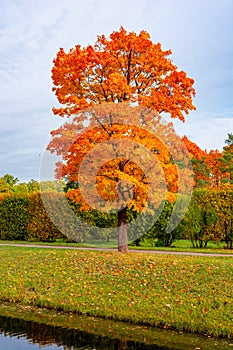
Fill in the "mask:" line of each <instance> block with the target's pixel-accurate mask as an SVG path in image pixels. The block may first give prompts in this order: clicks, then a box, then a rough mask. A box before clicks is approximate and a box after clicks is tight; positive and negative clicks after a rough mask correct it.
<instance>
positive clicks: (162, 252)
mask: <svg viewBox="0 0 233 350" xmlns="http://www.w3.org/2000/svg"><path fill="white" fill-rule="evenodd" d="M0 246H13V247H27V248H30V247H31V248H45V249H48V248H49V249H51V248H52V249H76V250H92V251H93V250H94V251H98V250H100V251H115V252H116V251H117V249H114V248H93V247H90V248H85V247H67V246H58V245H57V246H55V245H54V246H50V245H39V244H20V243H17V244H16V243H12V244H11V243H0ZM130 252H133V253H150V254H172V255H193V256H221V257H229V258H233V253H232V254H224V253H223V254H220V253H219V254H218V253H199V252H178V251H173V252H172V251H165V250H146V249H143V250H142V249H140V250H138V249H130Z"/></svg>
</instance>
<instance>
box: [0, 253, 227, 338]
mask: <svg viewBox="0 0 233 350" xmlns="http://www.w3.org/2000/svg"><path fill="white" fill-rule="evenodd" d="M0 256H1V265H0V299H1V300H2V301H9V302H14V303H21V304H24V305H36V306H40V307H48V308H52V309H56V310H64V311H71V312H74V313H81V314H87V315H92V316H97V317H104V318H111V319H116V320H123V321H129V322H132V323H136V324H146V325H150V326H158V327H163V328H172V329H176V330H185V331H189V332H197V333H202V334H208V335H214V336H222V337H228V338H232V337H233V329H232V324H233V314H232V309H233V295H232V285H233V284H232V282H233V263H232V259H231V258H227V257H226V258H224V257H194V256H171V255H152V254H143V253H141V254H135V253H130V254H118V253H113V252H90V251H73V250H52V249H46V250H44V249H39V248H34V249H33V248H22V247H20V248H19V247H17V248H16V247H0Z"/></svg>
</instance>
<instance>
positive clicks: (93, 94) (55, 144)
mask: <svg viewBox="0 0 233 350" xmlns="http://www.w3.org/2000/svg"><path fill="white" fill-rule="evenodd" d="M170 54H171V51H170V50H168V51H163V50H162V48H161V44H160V43H157V44H154V43H153V42H152V41H151V40H150V36H149V34H148V33H147V32H146V31H141V32H140V33H139V34H138V35H137V34H136V33H134V32H130V33H127V32H126V30H125V29H124V28H123V27H121V28H120V29H119V31H116V32H113V33H112V34H110V36H109V38H106V37H105V36H104V35H102V36H98V38H97V41H96V43H95V44H94V46H91V45H88V46H87V47H84V48H81V46H80V45H77V46H75V48H73V49H71V50H70V51H69V52H68V53H66V52H65V51H64V49H62V48H61V49H60V50H59V52H58V53H57V57H56V58H55V59H54V66H53V68H52V79H53V84H54V87H53V91H54V92H55V94H56V96H57V99H58V101H59V103H60V104H62V105H63V106H62V107H59V108H54V109H53V112H54V114H55V115H60V116H62V117H63V116H66V117H71V116H77V117H74V118H73V120H72V123H70V124H69V123H67V124H65V125H64V126H63V127H60V128H59V129H57V130H54V131H52V132H51V134H52V141H51V142H50V144H49V146H48V149H49V150H50V151H51V152H55V153H57V154H58V155H62V156H63V162H62V163H58V164H57V171H56V174H57V177H59V178H64V177H66V178H67V180H68V182H69V183H73V184H75V183H76V184H78V185H77V186H75V187H76V188H73V189H70V190H69V191H68V193H67V196H68V197H69V198H71V199H72V200H74V201H76V202H80V203H81V204H82V209H83V210H88V209H89V208H90V207H91V206H93V205H97V201H100V203H102V202H101V200H100V199H99V197H101V198H102V199H103V200H104V201H105V202H107V203H109V205H110V207H111V208H113V206H114V205H115V204H114V203H115V202H116V204H117V206H118V208H120V210H119V211H118V226H119V229H118V231H119V235H118V245H119V250H120V251H127V240H126V235H127V228H126V221H127V218H126V206H125V204H126V203H128V204H127V206H128V207H129V208H132V209H133V210H135V211H136V212H142V211H143V210H144V208H145V206H146V203H147V201H148V198H149V200H150V202H151V203H152V204H153V206H154V207H158V206H159V204H160V200H159V199H161V196H162V194H164V192H166V198H167V199H168V200H169V201H174V200H175V197H174V193H176V192H177V188H178V182H179V181H182V180H180V179H178V171H177V164H174V161H173V160H172V157H171V154H172V155H173V156H175V157H176V158H177V159H179V160H181V161H183V162H185V161H186V160H184V159H185V156H184V154H183V152H182V147H181V146H180V145H179V141H177V139H175V140H174V139H173V137H174V130H173V128H172V124H171V123H170V124H169V125H167V126H166V127H164V126H163V124H162V123H160V121H161V118H160V117H159V113H166V114H168V115H169V116H170V117H171V118H179V119H180V120H182V121H184V120H185V117H184V113H185V114H188V113H189V111H190V110H194V109H195V107H194V105H193V103H192V98H193V96H194V95H195V90H194V87H193V84H194V81H193V79H191V78H189V77H187V75H186V73H185V72H184V71H178V69H177V67H176V66H175V65H174V64H173V63H172V61H171V59H170V58H169V55H170ZM112 104H115V107H114V108H113V107H112ZM99 105H101V106H103V107H101V108H97V109H96V108H94V106H99ZM108 105H111V107H110V109H108V107H107V106H108ZM120 106H123V107H120ZM132 106H142V108H143V109H142V110H140V109H139V110H138V111H137V112H135V108H136V107H134V108H133V107H132ZM87 108H92V109H87ZM93 108H94V109H93ZM116 109H117V111H116ZM148 109H150V110H151V111H149V112H148ZM86 111H87V112H86ZM87 120H88V123H89V124H88V127H87V125H86V124H85V123H86V122H87ZM145 126H146V128H145ZM150 128H151V130H152V132H151V133H150V131H149V129H150ZM153 131H156V133H155V132H153ZM160 133H161V135H163V140H162V141H161V139H160V138H159V137H156V136H155V134H156V135H160ZM117 139H120V140H121V143H118V144H117V147H118V148H117V150H116V149H115V147H116V145H115V141H116V140H117ZM164 140H166V141H165V144H164ZM109 141H110V143H108V142H109ZM132 141H133V143H132ZM130 142H131V143H132V144H133V147H131V148H130V147H129V145H130ZM104 143H105V144H108V146H106V147H107V148H106V150H105V152H106V154H107V156H106V157H104V153H103V152H100V151H99V153H98V152H97V153H95V155H96V156H100V157H101V158H102V165H101V167H100V168H99V170H98V171H96V164H94V163H93V157H92V159H91V158H90V159H89V160H88V161H87V157H88V155H89V154H93V153H92V151H93V150H94V149H95V148H96V145H98V144H104ZM136 143H138V145H139V144H140V145H142V147H139V146H137V145H136ZM175 144H177V149H176V147H175ZM169 145H170V150H169ZM127 148H129V149H128V153H127V152H126V149H127ZM137 148H138V150H137ZM143 150H144V151H143ZM146 150H148V151H150V155H149V154H148V153H147V151H146ZM93 152H94V151H93ZM114 152H115V158H114V157H112V158H109V154H111V155H112V156H113V153H114ZM142 152H144V153H143V157H142ZM174 153H175V155H174ZM132 154H134V156H133V157H132ZM151 154H153V157H151ZM127 157H128V158H127ZM142 158H144V161H142ZM151 158H154V163H153V161H151ZM83 162H84V163H85V162H86V163H85V164H86V165H85V171H86V172H84V173H85V175H87V172H88V174H92V173H93V174H95V176H96V178H95V179H93V181H94V184H93V185H94V187H95V188H94V190H93V191H96V192H95V193H98V195H99V196H98V195H95V194H94V195H93V191H92V192H88V191H86V192H85V200H84V197H83V193H81V187H80V169H81V167H83ZM158 162H159V164H160V167H161V168H159V167H158ZM142 165H143V166H144V167H145V168H144V169H143V167H141V166H142ZM85 182H86V184H85ZM161 182H165V184H166V188H167V189H166V191H165V190H164V186H161ZM184 182H185V181H184ZM129 184H130V185H129ZM152 184H153V185H154V192H156V191H157V192H156V194H155V193H153V190H151V188H152ZM82 185H83V186H84V187H85V185H86V186H87V188H89V187H90V186H91V183H90V179H89V180H87V179H86V178H85V176H83V177H82ZM184 185H185V184H183V186H184ZM88 186H89V187H88ZM148 186H149V188H150V191H149V190H148ZM179 186H180V183H179ZM158 192H161V193H158ZM90 203H91V205H90ZM98 205H99V206H98V208H99V209H101V208H100V207H101V205H100V204H98Z"/></svg>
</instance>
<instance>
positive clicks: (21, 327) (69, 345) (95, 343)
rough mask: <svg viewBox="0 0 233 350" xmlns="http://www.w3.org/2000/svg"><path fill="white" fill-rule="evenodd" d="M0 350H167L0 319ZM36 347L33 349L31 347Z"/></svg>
mask: <svg viewBox="0 0 233 350" xmlns="http://www.w3.org/2000/svg"><path fill="white" fill-rule="evenodd" d="M0 333H1V334H0V349H8V350H15V349H17V350H18V349H22V350H26V349H34V348H41V347H43V349H50V350H52V349H58V348H60V347H61V349H66V350H78V349H82V350H84V349H87V350H89V349H90V350H91V349H93V350H94V349H96V350H105V349H106V350H107V349H109V350H123V349H129V350H139V349H140V350H152V349H154V350H158V349H161V350H168V349H169V350H171V348H167V347H164V346H159V347H158V346H157V345H154V344H153V345H145V344H142V343H138V342H133V341H125V340H121V339H110V338H109V337H102V336H99V335H95V334H89V333H86V332H84V331H78V330H76V329H65V328H61V327H53V326H48V325H44V324H39V323H36V322H32V321H24V320H21V319H17V318H11V317H5V316H0ZM36 344H38V345H39V347H38V345H37V347H34V346H35V345H36ZM173 349H175V348H173Z"/></svg>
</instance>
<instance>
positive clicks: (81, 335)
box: [0, 308, 233, 350]
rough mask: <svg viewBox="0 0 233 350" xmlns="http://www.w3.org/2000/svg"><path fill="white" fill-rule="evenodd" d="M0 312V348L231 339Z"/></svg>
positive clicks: (178, 347) (170, 344)
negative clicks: (13, 315) (14, 315)
mask: <svg viewBox="0 0 233 350" xmlns="http://www.w3.org/2000/svg"><path fill="white" fill-rule="evenodd" d="M1 311H2V310H1V309H0V350H34V349H35V350H36V349H43V350H57V349H60V350H63V349H64V350H81V349H82V350H85V349H86V350H94V349H95V350H127V349H129V350H152V349H153V350H159V349H161V350H213V349H218V350H226V349H232V350H233V341H232V342H231V341H226V340H217V339H213V338H208V337H201V336H196V335H191V334H179V333H178V332H172V331H167V330H158V329H154V328H149V327H140V326H135V325H128V324H126V323H123V322H113V321H110V320H109V321H107V320H101V319H100V320H99V319H96V318H91V317H85V316H78V315H66V314H63V313H57V314H56V313H54V312H49V311H48V310H47V311H43V310H37V309H25V310H23V309H22V310H17V312H15V314H16V315H17V317H12V316H8V315H7V312H6V311H7V308H6V309H4V312H3V314H4V315H1ZM9 311H10V312H9V314H11V315H12V308H9ZM18 311H19V312H18ZM29 319H37V322H35V321H32V320H29ZM46 320H47V321H48V322H47V321H46ZM46 323H50V324H46ZM57 324H61V325H62V326H57ZM88 330H89V331H88Z"/></svg>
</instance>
